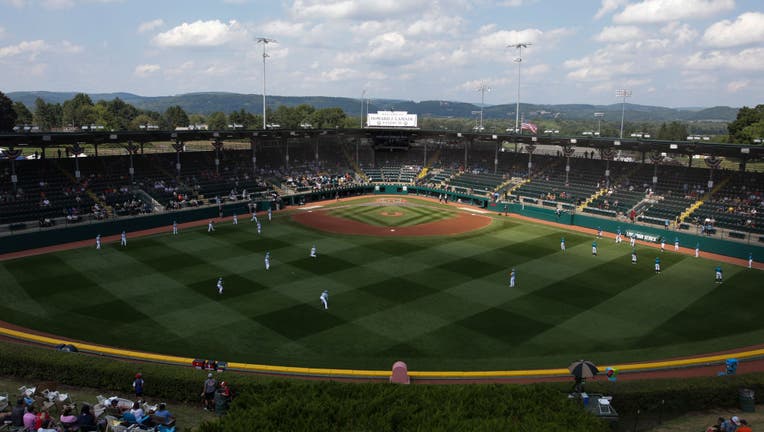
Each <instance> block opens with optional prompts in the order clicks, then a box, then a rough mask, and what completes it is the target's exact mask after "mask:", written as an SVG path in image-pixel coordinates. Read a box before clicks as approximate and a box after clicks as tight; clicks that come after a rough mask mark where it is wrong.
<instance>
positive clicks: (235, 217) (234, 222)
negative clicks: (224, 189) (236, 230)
mask: <svg viewBox="0 0 764 432" xmlns="http://www.w3.org/2000/svg"><path fill="white" fill-rule="evenodd" d="M233 224H234V225H238V224H239V217H238V216H236V213H234V214H233Z"/></svg>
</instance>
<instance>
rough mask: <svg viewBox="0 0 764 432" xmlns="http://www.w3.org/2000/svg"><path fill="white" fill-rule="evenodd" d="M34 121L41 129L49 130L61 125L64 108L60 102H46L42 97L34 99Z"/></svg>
mask: <svg viewBox="0 0 764 432" xmlns="http://www.w3.org/2000/svg"><path fill="white" fill-rule="evenodd" d="M34 106H35V110H34V116H33V118H34V123H35V124H36V125H37V126H39V127H40V129H42V130H51V129H53V128H57V127H61V124H62V123H63V115H64V110H63V107H62V106H61V104H51V103H47V102H45V101H44V100H42V98H37V99H35V101H34Z"/></svg>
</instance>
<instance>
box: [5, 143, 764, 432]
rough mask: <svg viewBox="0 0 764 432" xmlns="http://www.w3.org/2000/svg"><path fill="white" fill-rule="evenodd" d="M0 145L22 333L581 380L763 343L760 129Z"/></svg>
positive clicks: (711, 367) (15, 332)
mask: <svg viewBox="0 0 764 432" xmlns="http://www.w3.org/2000/svg"><path fill="white" fill-rule="evenodd" d="M156 142H170V143H172V149H173V150H174V151H170V152H155V151H145V149H148V148H150V144H151V143H156ZM191 142H205V143H208V144H206V145H207V146H208V147H207V148H205V147H204V146H203V145H202V146H197V147H196V148H195V149H194V150H190V149H189V148H190V147H191V146H190V145H188V144H189V143H191ZM209 143H211V145H210V144H209ZM0 145H3V146H4V147H8V148H9V150H8V151H6V152H5V153H4V155H5V156H6V157H5V160H4V161H3V164H4V165H3V166H4V170H5V172H6V174H8V175H7V177H8V178H6V179H4V180H3V185H2V187H3V194H4V198H8V199H7V200H4V204H3V205H2V206H0V211H1V212H2V222H1V225H2V233H1V234H0V235H1V236H0V245H2V246H0V253H2V255H1V256H0V259H1V261H0V273H2V278H1V279H2V281H3V287H2V291H3V294H4V297H5V298H6V299H7V300H8V301H5V302H4V304H3V305H2V306H0V310H2V320H3V322H2V324H3V325H2V328H0V333H2V335H3V336H4V338H5V339H6V340H10V341H14V344H13V345H11V346H20V347H25V349H27V348H26V347H28V346H30V345H34V346H42V347H48V350H50V349H51V348H54V349H56V348H58V349H61V350H63V351H70V353H56V354H57V355H62V356H69V357H71V356H72V355H74V354H71V351H76V352H78V353H80V354H77V356H80V357H87V358H98V360H99V361H102V360H104V358H107V359H112V360H107V362H108V363H109V364H113V363H116V364H120V365H121V364H124V363H123V361H122V360H128V363H127V364H128V365H129V364H132V363H134V362H138V364H140V365H142V366H141V368H145V367H150V366H146V365H147V364H152V363H156V364H162V365H172V367H175V368H185V369H189V368H191V367H192V366H197V367H198V366H200V364H203V365H204V366H206V365H208V364H210V363H209V362H212V361H214V363H215V364H216V365H220V370H222V369H223V365H224V368H225V370H226V372H225V374H231V373H238V372H249V373H254V374H255V377H257V376H264V377H269V378H268V379H271V378H273V377H280V379H283V378H285V377H300V378H309V379H322V380H325V379H328V380H335V381H337V380H339V381H368V382H380V381H384V382H387V381H388V380H390V379H391V378H395V377H396V375H399V376H398V378H401V377H402V379H404V380H405V381H406V382H412V383H443V382H449V383H472V382H506V383H534V382H544V381H547V382H560V381H562V382H565V383H567V382H572V378H571V375H570V374H571V372H570V371H569V370H568V368H567V367H568V365H569V364H570V363H571V362H573V361H577V360H582V359H585V360H587V361H591V362H594V363H595V364H596V365H597V368H598V369H599V371H600V372H602V373H603V374H604V372H605V371H606V370H607V371H608V376H609V377H610V378H611V380H608V379H607V378H605V379H604V381H605V382H604V383H601V384H600V383H598V385H602V386H605V387H606V388H604V389H602V390H601V391H607V392H610V393H616V392H617V391H616V389H615V388H612V387H609V388H608V387H607V385H613V384H612V383H614V382H616V376H617V379H618V381H617V382H618V383H620V382H621V381H624V385H627V384H626V383H628V382H630V381H634V382H640V381H642V380H645V379H648V378H674V379H676V378H679V377H685V378H687V379H689V378H690V377H696V376H697V377H703V376H716V375H717V374H718V373H719V372H720V371H724V369H725V365H729V359H734V361H735V364H734V366H735V367H739V369H740V371H741V372H743V371H745V372H749V373H750V372H756V371H760V370H762V368H763V367H764V362H763V361H762V360H761V357H762V355H764V348H762V346H761V340H762V338H763V337H764V323H762V321H761V320H760V319H757V317H759V316H760V311H761V310H762V309H763V308H764V297H762V296H761V295H759V293H758V291H759V290H760V289H761V280H762V279H761V270H762V268H764V264H762V262H761V261H762V257H764V247H762V245H764V228H762V227H764V223H762V222H764V220H762V217H764V216H762V215H760V214H757V213H756V212H755V211H754V212H749V211H747V210H750V209H755V208H757V207H758V205H759V202H753V201H750V200H749V199H750V198H751V197H753V196H755V197H757V198H756V199H758V200H760V199H761V186H762V185H763V184H764V178H763V177H762V175H761V174H760V173H756V172H749V171H746V170H745V165H746V162H747V161H755V160H757V159H760V158H761V150H762V149H761V148H755V147H750V148H749V147H744V146H737V145H730V144H714V143H689V142H663V141H654V140H644V139H631V140H629V139H623V140H622V139H606V138H595V137H591V138H580V137H578V138H575V137H567V138H561V137H558V136H554V137H546V136H543V135H539V136H537V135H533V136H530V135H517V134H507V135H495V134H482V133H444V132H442V131H426V130H419V129H406V130H402V129H356V130H352V129H350V130H348V129H344V130H340V131H338V130H299V131H296V130H283V129H281V130H269V131H263V130H261V131H234V132H213V131H176V132H160V131H154V132H119V133H99V132H90V133H50V134H28V135H17V134H9V135H2V136H0ZM187 145H188V147H187ZM24 146H33V147H35V148H39V149H40V152H41V157H39V158H38V159H33V160H17V156H18V155H19V154H20V150H18V149H21V148H23V147H24ZM62 149H63V150H64V153H65V154H67V155H69V154H71V155H72V156H74V157H61V153H62ZM99 152H100V154H99ZM619 152H629V154H633V155H635V156H637V160H638V161H637V162H625V161H621V160H618V158H617V157H616V155H617V154H619ZM675 155H684V156H686V155H690V156H691V157H689V158H688V159H687V160H688V162H687V163H686V164H685V165H677V164H676V163H675V162H674V163H670V162H669V159H671V156H675ZM692 156H695V157H692ZM698 156H700V157H698ZM741 156H742V162H741V164H740V166H741V169H740V170H736V171H731V170H726V169H720V161H721V159H723V158H724V157H741ZM693 161H695V162H696V164H697V162H699V163H700V164H701V166H692V164H693ZM41 196H43V197H45V201H47V204H45V205H42V204H41V203H40V197H41ZM738 198H740V199H745V200H746V203H747V204H745V205H747V206H749V207H750V208H747V209H745V210H746V211H745V214H746V215H747V216H745V217H741V216H740V215H739V214H737V210H736V212H734V213H731V212H729V211H728V207H730V205H729V202H730V199H738ZM736 202H737V201H736ZM738 210H739V209H738ZM323 292H326V293H327V296H326V297H324V296H323V295H322V293H323ZM320 296H321V299H319V297H320ZM720 315H721V318H720ZM29 349H32V348H29ZM34 349H38V348H34ZM116 359H120V360H116ZM56 361H58V360H56ZM200 362H203V363H200ZM396 362H403V363H402V364H401V363H396ZM394 364H396V365H397V368H398V371H397V372H396V370H395V368H393V365H394ZM738 365H739V366H738ZM157 367H159V366H157ZM162 367H166V366H162ZM216 368H217V366H216ZM391 368H393V369H392V372H391ZM728 371H729V370H728ZM732 372H735V371H734V370H733V371H732ZM740 376H741V377H745V376H746V375H745V374H743V375H740ZM734 378H737V377H734ZM229 379H231V380H232V378H229ZM561 385H567V384H561ZM734 385H737V383H736V384H734ZM756 385H760V384H755V381H754V382H751V383H749V386H756ZM756 388H757V389H758V388H760V387H756ZM735 396H736V395H735ZM613 403H614V405H616V406H617V403H618V399H617V398H616V399H615V400H614V402H613ZM642 406H644V404H643V405H642ZM210 430H212V429H210ZM571 430H572V429H571ZM582 430H594V429H582Z"/></svg>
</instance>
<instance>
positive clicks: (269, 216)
mask: <svg viewBox="0 0 764 432" xmlns="http://www.w3.org/2000/svg"><path fill="white" fill-rule="evenodd" d="M272 218H273V210H271V209H270V208H268V222H270V221H271V219H272Z"/></svg>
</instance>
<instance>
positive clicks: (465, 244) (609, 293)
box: [0, 201, 764, 370]
mask: <svg viewBox="0 0 764 432" xmlns="http://www.w3.org/2000/svg"><path fill="white" fill-rule="evenodd" d="M364 202H368V201H360V202H359V204H361V203H364ZM338 204H339V205H347V203H345V202H340V203H338ZM427 205H428V206H431V208H432V211H433V212H434V213H442V212H450V211H455V210H453V209H448V208H446V207H445V206H440V205H438V204H435V203H428V204H427ZM359 208H363V206H360V207H359ZM418 209H421V208H420V207H418ZM265 219H266V220H264V218H263V217H261V218H260V220H261V222H262V223H263V234H262V235H261V236H258V235H257V232H256V229H255V225H254V223H250V222H249V221H248V220H247V219H245V218H241V219H240V222H239V225H238V226H234V225H232V224H231V223H230V221H228V222H225V223H220V224H218V225H217V229H216V231H215V232H214V233H209V234H208V233H207V230H206V226H204V227H199V228H194V229H188V230H182V231H181V233H180V234H179V235H177V236H172V235H171V234H170V233H169V231H170V229H169V228H168V230H167V231H168V232H167V234H161V235H156V236H151V237H146V238H128V246H127V247H126V248H121V247H119V243H118V242H117V243H110V244H106V245H104V248H103V249H102V250H100V251H96V250H95V247H94V246H95V245H93V247H88V248H81V249H77V250H71V251H65V252H59V253H52V254H48V255H41V256H35V257H30V258H24V259H16V260H12V261H5V262H0V281H2V282H0V283H1V284H2V288H1V291H2V296H3V299H4V301H3V302H2V304H0V313H1V314H2V315H1V316H2V319H3V320H6V321H9V322H13V323H16V324H19V325H23V326H27V327H30V328H33V329H37V330H41V331H46V332H49V333H53V334H59V335H64V336H68V337H72V338H76V339H81V340H87V341H92V342H96V343H101V344H107V345H110V346H116V347H125V348H134V349H141V350H147V351H152V352H159V353H165V354H175V355H182V356H188V357H200V358H211V359H218V360H227V361H243V362H249V363H267V364H280V365H296V366H310V367H331V368H370V369H389V367H390V365H391V364H392V363H393V362H394V361H395V360H405V361H406V362H407V363H408V364H409V367H410V368H412V369H416V370H428V369H430V370H494V369H512V368H540V367H565V366H567V364H568V363H569V362H570V361H571V360H574V359H579V358H588V359H592V360H594V361H596V362H598V363H600V364H604V363H611V362H626V361H635V360H645V359H657V358H665V357H669V356H675V355H686V354H691V353H703V352H710V351H718V350H722V349H729V348H736V347H741V346H745V345H750V344H754V343H760V342H761V341H762V340H764V320H761V319H760V316H761V311H762V310H764V296H762V295H761V292H760V291H761V273H760V272H759V271H756V270H748V269H745V268H741V267H735V266H731V265H726V264H725V265H722V267H723V269H724V275H725V280H724V283H723V284H721V285H719V284H715V283H714V273H713V271H714V267H715V266H716V265H717V263H716V262H713V261H709V260H705V259H702V258H701V259H695V258H693V257H689V256H684V255H678V254H674V253H673V252H668V251H667V252H665V253H663V254H660V255H661V259H662V263H663V272H662V274H660V275H656V274H655V273H654V272H653V262H654V258H655V256H657V255H658V254H659V252H657V250H656V249H654V248H648V247H645V246H640V247H638V252H639V258H640V260H639V263H638V264H637V265H632V264H631V263H630V252H631V248H630V247H629V246H628V242H624V243H623V244H621V245H616V244H615V243H614V241H613V240H612V239H601V240H599V245H600V254H599V256H597V257H593V256H592V255H591V242H592V240H593V238H592V237H591V236H588V235H582V234H576V233H572V232H567V231H564V230H562V229H559V228H555V227H549V226H545V225H540V224H533V223H525V222H518V221H516V220H513V219H510V218H505V217H500V216H497V218H496V220H495V221H494V222H493V224H492V225H490V226H489V227H488V228H485V229H482V230H480V231H478V232H473V233H469V234H463V235H457V236H444V237H434V238H433V237H408V238H406V237H369V236H350V235H348V236H343V235H332V234H327V233H324V232H320V231H316V230H312V229H309V228H306V227H304V226H301V225H299V224H297V223H295V222H293V221H291V220H290V218H289V215H288V214H276V215H274V219H273V221H272V222H268V221H267V218H265ZM561 236H564V237H565V239H566V241H567V246H568V252H567V253H566V254H562V253H561V252H560V247H559V243H560V237H561ZM312 244H316V246H317V247H318V258H317V259H312V258H310V257H309V250H310V247H311V245H312ZM265 251H270V252H271V256H272V267H271V270H270V271H267V272H266V271H265V269H264V264H263V258H264V254H265ZM512 267H515V268H516V269H517V273H518V276H517V287H515V288H514V289H510V288H509V287H508V272H509V270H510V269H511V268H512ZM221 276H222V277H223V280H224V286H225V292H224V293H223V295H218V294H217V290H216V288H215V285H216V281H217V278H218V277H221ZM324 289H328V290H329V292H330V299H329V310H326V311H325V310H323V308H322V307H321V305H320V302H319V299H318V297H319V295H320V293H321V291H322V290H324Z"/></svg>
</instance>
